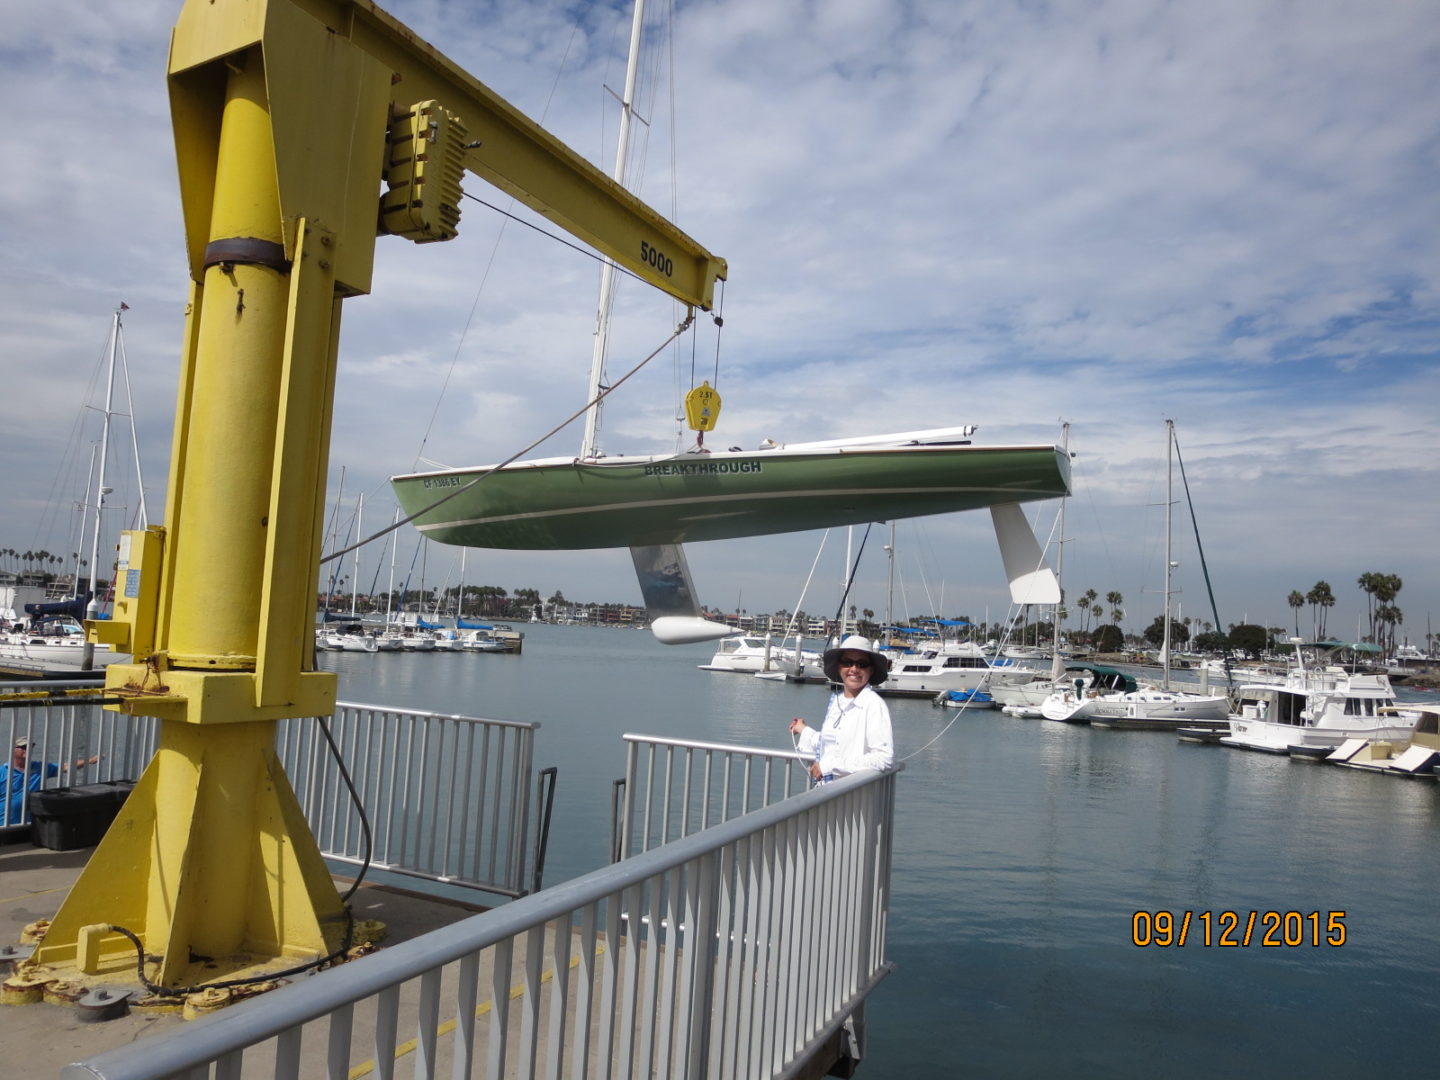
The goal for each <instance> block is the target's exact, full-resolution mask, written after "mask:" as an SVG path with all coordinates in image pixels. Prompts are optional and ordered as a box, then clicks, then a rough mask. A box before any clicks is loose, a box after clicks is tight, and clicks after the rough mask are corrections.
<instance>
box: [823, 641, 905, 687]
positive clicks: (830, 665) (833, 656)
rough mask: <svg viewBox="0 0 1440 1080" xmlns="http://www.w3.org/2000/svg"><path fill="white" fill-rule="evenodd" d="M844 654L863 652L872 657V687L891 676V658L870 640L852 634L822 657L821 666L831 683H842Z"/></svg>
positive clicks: (827, 650)
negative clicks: (841, 673)
mask: <svg viewBox="0 0 1440 1080" xmlns="http://www.w3.org/2000/svg"><path fill="white" fill-rule="evenodd" d="M843 652H863V653H865V654H866V655H867V656H869V657H870V685H871V686H878V685H879V684H880V683H882V682H884V681H885V679H886V678H887V677H888V676H889V674H890V658H889V657H887V656H886V655H885V654H884V653H882V652H880V650H878V649H876V648H875V646H874V645H873V644H871V642H870V639H869V638H863V637H860V636H859V635H858V634H851V635H850V636H849V637H847V638H846V639H845V640H844V641H842V642H840V644H839V645H836V646H835V648H833V649H826V650H825V655H824V656H823V657H821V666H822V667H823V668H824V669H825V677H826V678H827V679H829V680H830V681H831V682H839V681H840V654H841V653H843Z"/></svg>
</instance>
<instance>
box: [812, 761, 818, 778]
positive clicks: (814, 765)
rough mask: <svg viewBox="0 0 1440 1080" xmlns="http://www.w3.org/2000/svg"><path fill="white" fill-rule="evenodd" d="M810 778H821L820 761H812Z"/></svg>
mask: <svg viewBox="0 0 1440 1080" xmlns="http://www.w3.org/2000/svg"><path fill="white" fill-rule="evenodd" d="M810 779H812V780H819V779H820V763H819V762H818V761H812V762H811V763H810Z"/></svg>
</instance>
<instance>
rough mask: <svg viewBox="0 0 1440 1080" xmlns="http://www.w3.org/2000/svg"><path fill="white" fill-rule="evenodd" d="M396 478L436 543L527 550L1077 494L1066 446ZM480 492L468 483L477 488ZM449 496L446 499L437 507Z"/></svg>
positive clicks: (775, 454) (522, 466)
mask: <svg viewBox="0 0 1440 1080" xmlns="http://www.w3.org/2000/svg"><path fill="white" fill-rule="evenodd" d="M486 472H487V470H486V468H484V467H479V468H474V469H458V470H448V471H444V472H432V473H416V474H412V475H408V476H396V477H393V478H392V479H391V485H392V486H393V488H394V490H395V495H396V497H397V499H398V500H399V502H400V505H401V506H402V507H403V508H404V510H405V513H406V514H407V515H413V514H417V513H418V514H419V516H418V517H417V518H416V519H415V522H414V524H415V526H416V527H417V528H418V529H419V530H420V531H421V532H422V533H424V534H425V535H426V536H427V537H429V538H430V539H432V540H437V541H439V542H441V543H445V544H456V545H460V546H464V547H484V548H512V549H527V550H572V549H581V548H610V547H634V546H637V545H653V544H678V543H685V542H689V541H699V540H728V539H733V538H735V537H741V536H764V535H768V534H771V533H783V532H798V531H803V530H807V529H817V528H828V527H830V526H835V525H854V524H860V523H863V522H868V521H890V520H892V519H896V518H905V517H920V516H923V515H928V514H945V513H950V512H952V511H956V510H975V509H979V508H981V507H987V506H993V505H996V504H1001V503H1019V502H1029V501H1032V500H1036V499H1051V498H1058V497H1061V496H1064V495H1067V494H1069V483H1070V469H1069V460H1068V458H1067V457H1066V455H1065V453H1064V452H1063V451H1062V450H1060V449H1059V448H1058V447H1055V446H998V447H983V446H969V445H948V446H904V447H885V448H882V449H871V448H863V449H853V450H849V449H842V450H835V449H830V450H825V451H816V452H807V453H795V452H791V451H786V450H772V451H755V452H739V451H725V452H719V453H711V454H682V455H677V456H673V457H665V458H632V459H610V460H609V461H601V462H579V461H569V460H565V459H551V460H549V461H544V462H517V463H515V464H513V465H509V466H507V467H505V468H504V469H500V470H496V471H493V472H490V473H489V475H485V476H484V478H483V479H480V480H479V481H478V482H475V483H473V485H472V483H471V482H472V481H475V480H476V478H477V477H480V476H482V474H485V473H486ZM467 485H471V486H467ZM447 495H449V496H451V497H450V498H449V499H448V500H446V501H444V502H440V504H439V505H435V504H436V503H437V502H439V500H442V499H445V497H446V496H447Z"/></svg>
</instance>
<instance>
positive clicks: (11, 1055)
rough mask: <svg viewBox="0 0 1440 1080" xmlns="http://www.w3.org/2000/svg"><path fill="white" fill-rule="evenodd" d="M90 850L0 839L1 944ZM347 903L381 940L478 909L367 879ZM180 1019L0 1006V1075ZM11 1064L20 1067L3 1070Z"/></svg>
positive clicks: (59, 888) (76, 1056) (54, 1065)
mask: <svg viewBox="0 0 1440 1080" xmlns="http://www.w3.org/2000/svg"><path fill="white" fill-rule="evenodd" d="M92 850H93V849H90V848H85V849H80V850H76V851H51V850H49V849H46V848H41V847H36V846H34V845H33V843H32V842H31V840H30V838H29V837H28V836H26V835H24V834H23V832H22V833H20V834H14V835H12V836H11V837H10V838H9V839H8V840H0V946H4V945H14V944H18V943H19V942H20V938H21V933H22V932H23V930H24V929H25V927H26V926H27V925H29V924H30V923H33V922H35V921H37V920H40V919H49V918H50V917H52V916H53V915H54V914H55V912H56V911H57V910H58V909H59V907H60V904H61V902H62V901H63V900H64V899H65V896H66V894H67V893H68V892H69V890H70V887H71V885H72V884H74V882H75V879H76V878H78V877H79V875H80V871H81V870H82V869H83V868H84V866H85V863H86V860H87V859H88V858H89V856H90V852H91V851H92ZM336 884H337V885H338V886H340V887H341V888H342V890H343V889H344V888H348V887H349V884H350V883H349V882H348V881H346V880H345V879H343V878H336ZM351 907H352V909H353V911H354V914H355V918H356V920H357V921H359V920H378V921H380V922H383V923H384V924H385V927H386V936H385V939H384V942H383V943H382V947H384V946H387V945H394V944H397V943H399V942H402V941H407V940H410V939H413V938H416V937H419V936H420V935H421V934H424V933H427V932H429V931H431V930H434V929H437V928H439V927H442V926H446V925H449V924H451V923H454V922H457V921H459V920H460V919H463V918H466V917H467V916H469V915H473V914H475V913H476V912H478V911H483V910H484V908H482V907H479V906H477V905H470V904H464V903H459V902H451V901H446V900H438V899H433V898H429V897H423V896H420V895H418V894H416V893H412V892H407V891H404V890H400V889H396V888H393V887H389V886H383V885H372V884H369V883H366V884H363V885H362V886H361V887H360V889H359V891H358V892H356V894H355V896H354V897H353V898H352V899H351ZM3 966H4V968H5V969H6V970H4V971H3V972H0V975H3V976H8V975H9V974H10V970H9V968H10V965H9V964H5V965H3ZM136 989H137V990H138V989H139V983H138V981H137V983H136ZM186 1023H187V1021H186V1020H185V1019H184V1018H183V1017H182V1016H181V1014H180V1012H179V1010H178V1009H176V1010H174V1011H161V1010H153V1009H132V1010H130V1012H129V1015H127V1016H122V1017H119V1018H116V1019H113V1020H105V1021H100V1022H95V1021H91V1020H89V1019H88V1018H86V1017H83V1016H82V1014H81V1011H80V1010H79V1009H78V1008H76V1007H75V1006H73V1005H58V1004H48V1003H41V1004H34V1005H0V1042H3V1044H4V1045H5V1046H6V1047H9V1048H10V1049H9V1051H8V1052H7V1055H6V1057H7V1060H8V1062H9V1064H8V1065H6V1066H3V1067H0V1077H4V1078H6V1080H8V1078H9V1077H15V1078H16V1080H18V1078H19V1077H20V1076H22V1075H23V1076H25V1077H37V1078H40V1077H57V1076H59V1074H60V1069H61V1068H62V1067H63V1066H65V1065H67V1064H69V1063H71V1062H75V1061H81V1060H84V1059H85V1058H87V1057H90V1056H93V1055H95V1054H98V1053H100V1052H101V1051H103V1050H108V1049H112V1048H114V1047H118V1046H123V1045H126V1044H128V1043H132V1042H135V1041H136V1040H139V1039H146V1038H151V1037H153V1036H155V1035H158V1034H162V1033H165V1032H168V1031H173V1030H174V1029H175V1028H177V1027H181V1026H183V1025H184V1024H186ZM402 1049H403V1048H402ZM22 1063H23V1064H22ZM15 1068H18V1069H20V1071H18V1072H11V1071H9V1070H10V1069H15Z"/></svg>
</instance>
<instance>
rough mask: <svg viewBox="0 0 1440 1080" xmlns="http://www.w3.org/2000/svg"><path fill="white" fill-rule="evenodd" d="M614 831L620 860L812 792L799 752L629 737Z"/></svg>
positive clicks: (615, 852)
mask: <svg viewBox="0 0 1440 1080" xmlns="http://www.w3.org/2000/svg"><path fill="white" fill-rule="evenodd" d="M624 739H625V742H626V746H627V749H626V758H625V779H624V780H623V781H620V785H621V788H620V792H619V797H618V799H617V805H616V808H615V814H614V816H615V821H614V823H613V826H612V836H613V842H612V845H611V856H612V858H613V859H615V860H619V859H622V858H624V857H626V856H627V855H636V854H639V853H640V852H642V851H649V850H650V849H651V848H652V847H658V846H659V845H661V844H665V843H669V842H670V841H671V840H677V839H679V838H680V837H682V836H689V835H690V834H691V833H693V832H696V831H697V830H700V829H707V828H709V827H710V826H711V825H716V824H719V823H720V822H722V821H729V820H730V819H731V818H734V817H738V816H740V815H741V814H746V813H749V812H750V811H751V810H757V809H759V808H760V807H762V806H769V805H770V804H771V803H773V802H778V801H779V800H781V799H787V798H789V797H790V796H791V795H794V794H796V793H798V792H801V791H804V790H806V789H807V788H808V787H809V786H810V775H809V773H808V772H807V771H806V767H805V766H806V763H808V761H809V760H810V758H808V757H803V756H802V755H800V754H799V753H798V752H796V751H794V750H767V749H762V748H757V747H753V746H732V745H729V744H726V743H711V742H699V741H696V740H693V739H667V738H660V737H658V736H654V735H626V736H624Z"/></svg>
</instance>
